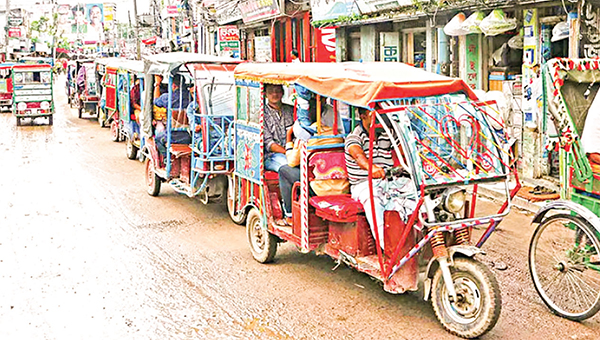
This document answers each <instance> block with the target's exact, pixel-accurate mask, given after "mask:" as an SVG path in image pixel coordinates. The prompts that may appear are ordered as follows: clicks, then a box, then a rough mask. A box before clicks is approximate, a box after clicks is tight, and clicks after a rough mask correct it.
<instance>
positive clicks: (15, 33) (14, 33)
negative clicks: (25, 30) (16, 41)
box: [8, 27, 21, 38]
mask: <svg viewBox="0 0 600 340" xmlns="http://www.w3.org/2000/svg"><path fill="white" fill-rule="evenodd" d="M8 37H9V38H20V37H21V27H10V28H9V29H8Z"/></svg>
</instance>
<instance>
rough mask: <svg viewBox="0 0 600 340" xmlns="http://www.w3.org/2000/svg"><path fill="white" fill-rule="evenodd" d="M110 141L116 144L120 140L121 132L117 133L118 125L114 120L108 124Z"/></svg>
mask: <svg viewBox="0 0 600 340" xmlns="http://www.w3.org/2000/svg"><path fill="white" fill-rule="evenodd" d="M110 139H111V140H112V141H113V142H118V141H120V139H121V131H119V125H118V124H117V121H116V120H113V121H112V122H111V123H110Z"/></svg>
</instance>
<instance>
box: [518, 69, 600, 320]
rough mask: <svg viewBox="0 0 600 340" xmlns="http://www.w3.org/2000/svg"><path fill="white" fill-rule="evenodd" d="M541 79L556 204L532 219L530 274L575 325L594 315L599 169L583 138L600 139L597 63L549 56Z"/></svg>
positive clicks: (599, 269)
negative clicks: (555, 157)
mask: <svg viewBox="0 0 600 340" xmlns="http://www.w3.org/2000/svg"><path fill="white" fill-rule="evenodd" d="M542 77H543V78H542V79H543V81H544V92H543V94H544V96H543V112H544V126H548V131H550V135H551V136H550V137H551V138H550V140H549V141H548V147H549V148H551V149H554V150H556V151H558V152H559V162H560V165H559V167H560V184H561V185H560V188H561V191H560V196H561V199H560V200H557V201H551V202H549V203H547V204H546V205H545V206H544V207H543V208H541V209H540V210H539V211H538V212H537V214H536V215H535V217H534V218H533V223H534V224H537V226H536V229H535V231H534V233H533V236H532V239H531V243H530V246H529V270H530V274H531V277H532V279H533V283H534V286H535V289H536V290H537V292H538V293H539V295H540V297H541V298H542V300H543V302H544V303H545V304H546V306H548V308H550V310H552V312H554V313H555V314H557V315H559V316H562V317H565V318H567V319H571V320H576V321H581V320H585V319H587V318H590V317H592V316H594V315H595V314H596V313H597V312H598V310H600V258H599V257H598V249H600V219H599V218H598V216H600V166H599V165H598V164H595V163H593V162H590V160H589V159H588V155H587V154H586V153H590V152H592V150H591V149H592V147H595V146H593V145H590V142H589V141H590V139H588V137H589V138H592V140H593V139H594V138H597V137H600V132H599V131H598V130H597V128H596V127H597V126H598V118H599V116H598V113H600V97H598V95H597V92H598V88H599V86H598V85H600V61H599V60H598V59H568V58H556V59H551V60H549V61H548V62H547V63H546V65H545V66H544V69H543V73H542ZM594 102H595V103H597V104H596V105H594ZM552 127H554V128H555V129H554V130H555V131H552V130H550V129H551V128H552ZM586 134H588V136H586ZM582 138H583V140H582ZM585 140H587V141H588V143H587V145H585V147H586V148H588V150H584V145H582V144H583V143H582V142H583V141H585ZM593 143H595V142H593ZM597 145H600V144H597Z"/></svg>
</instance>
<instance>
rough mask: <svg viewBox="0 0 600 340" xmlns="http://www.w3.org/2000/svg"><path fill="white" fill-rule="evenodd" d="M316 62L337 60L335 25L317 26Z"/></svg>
mask: <svg viewBox="0 0 600 340" xmlns="http://www.w3.org/2000/svg"><path fill="white" fill-rule="evenodd" d="M315 36H316V39H315V40H316V42H317V51H316V55H315V61H316V62H323V63H334V62H335V27H325V28H315Z"/></svg>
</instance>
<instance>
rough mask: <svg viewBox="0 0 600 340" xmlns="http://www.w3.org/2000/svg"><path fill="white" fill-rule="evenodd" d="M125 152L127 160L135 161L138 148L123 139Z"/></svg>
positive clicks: (129, 140) (128, 139)
mask: <svg viewBox="0 0 600 340" xmlns="http://www.w3.org/2000/svg"><path fill="white" fill-rule="evenodd" d="M125 151H126V153H127V158H129V159H137V155H138V147H137V146H135V145H134V144H133V142H132V141H131V139H130V138H126V139H125Z"/></svg>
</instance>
